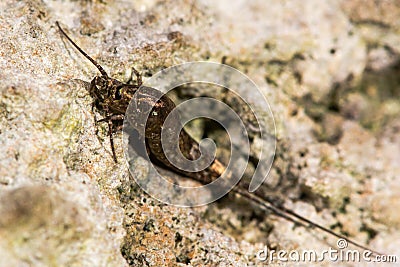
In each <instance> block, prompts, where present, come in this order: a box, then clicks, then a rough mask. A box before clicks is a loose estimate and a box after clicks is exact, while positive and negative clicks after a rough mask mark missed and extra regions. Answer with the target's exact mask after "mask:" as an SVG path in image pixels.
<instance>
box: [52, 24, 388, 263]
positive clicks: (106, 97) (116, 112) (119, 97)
mask: <svg viewBox="0 0 400 267" xmlns="http://www.w3.org/2000/svg"><path fill="white" fill-rule="evenodd" d="M56 25H57V26H58V28H59V30H60V32H61V33H62V34H63V35H64V36H65V37H66V38H67V39H68V40H69V41H70V42H71V43H72V44H73V45H74V46H75V48H77V49H78V50H79V51H80V52H81V53H82V54H83V55H84V56H85V57H86V58H87V59H88V60H90V61H91V62H92V63H93V64H94V65H95V66H96V67H97V69H98V70H99V71H100V73H101V74H102V75H101V76H96V77H95V78H94V79H93V80H92V81H91V85H90V88H89V93H90V95H91V96H92V97H93V99H94V101H93V107H96V108H97V109H98V110H99V111H100V112H101V113H102V115H104V118H103V119H101V120H99V121H98V122H107V123H108V126H109V136H110V143H111V149H112V153H113V157H114V160H115V161H117V159H116V155H115V149H114V142H113V137H112V134H113V133H114V132H116V131H118V130H120V129H122V124H123V120H124V118H125V114H126V111H127V109H128V107H129V104H130V102H131V101H132V99H133V98H135V101H134V102H133V105H134V109H135V111H136V112H129V113H130V114H133V115H130V116H131V117H129V118H128V120H129V121H130V122H131V124H132V125H133V127H134V128H135V129H136V130H137V132H138V136H137V138H144V139H145V148H144V149H145V151H143V152H145V153H147V154H148V156H149V158H150V160H152V161H153V162H155V163H156V164H158V165H161V166H160V167H165V168H167V169H170V170H172V171H174V172H176V173H179V174H182V175H184V176H187V177H190V178H193V179H194V180H196V181H199V182H200V183H202V184H207V183H210V182H212V181H214V180H215V179H217V178H218V177H220V176H221V174H222V173H224V171H225V166H224V165H223V164H222V163H221V162H219V161H218V160H217V159H214V160H213V161H212V163H211V165H210V166H209V167H207V168H206V169H204V170H200V171H197V172H188V171H184V170H181V169H179V168H177V167H175V166H174V165H173V164H171V163H170V160H168V158H167V156H166V155H174V153H175V152H176V151H174V148H171V150H169V148H168V146H167V148H165V146H163V145H164V144H163V143H162V130H163V125H164V121H165V120H166V118H167V116H168V115H169V114H170V113H171V112H172V110H173V109H174V108H175V104H174V102H173V101H172V100H171V99H170V98H169V97H168V96H166V95H165V94H163V93H162V92H160V91H159V90H157V89H154V88H151V87H146V86H142V79H141V76H140V74H139V72H138V71H137V70H136V69H134V68H133V69H132V70H133V72H134V74H135V75H136V78H137V79H136V81H137V82H136V84H134V85H130V84H125V83H122V82H120V81H118V80H116V79H113V78H110V77H109V76H108V75H107V73H106V72H105V71H104V69H103V68H102V67H101V66H100V65H99V64H98V63H97V62H96V61H95V60H93V59H92V58H91V57H89V56H88V55H87V54H86V53H85V52H84V51H83V50H82V49H81V48H80V47H79V46H78V45H76V44H75V43H74V42H73V41H72V40H71V39H70V38H69V36H68V35H67V34H66V33H65V32H64V31H63V29H62V28H61V27H60V25H59V24H58V22H56ZM149 110H150V113H149V116H148V118H143V116H137V114H140V113H141V112H146V111H149ZM176 116H178V115H176ZM173 121H174V122H175V123H176V125H174V126H173V127H172V128H174V129H179V130H180V129H182V127H180V126H181V125H179V124H180V120H179V118H178V117H176V118H174V119H173ZM141 129H145V130H144V132H143V130H141ZM135 138H136V137H135ZM178 142H179V144H178V147H179V149H180V151H181V152H182V154H183V155H184V156H185V158H186V159H188V160H192V161H193V160H197V159H198V158H199V157H200V156H201V151H200V148H199V144H198V143H197V142H196V141H195V140H194V139H193V138H192V137H191V136H190V135H189V134H188V133H187V132H186V131H185V130H184V129H182V130H180V132H179V140H178ZM167 143H168V142H167ZM139 154H140V153H139ZM229 175H231V174H228V176H229ZM247 188H249V184H248V183H246V182H243V181H241V182H240V183H239V185H238V186H236V187H235V188H234V189H233V191H234V192H236V193H237V194H239V195H241V196H243V197H244V198H246V199H248V200H250V201H252V202H253V203H255V204H258V205H259V206H260V207H261V208H262V209H267V210H270V211H272V212H273V213H275V214H276V215H278V216H281V217H283V218H285V219H287V220H290V221H293V222H295V223H296V224H299V225H303V226H305V227H306V226H311V227H315V228H318V229H320V230H322V231H324V232H326V233H329V234H331V235H333V236H336V237H338V238H342V239H345V240H347V241H348V242H349V243H351V244H353V245H355V246H357V247H359V248H362V249H364V250H370V251H372V252H374V253H375V254H377V255H379V254H380V255H382V254H381V253H378V252H375V251H373V250H371V249H369V248H367V247H365V246H363V245H361V244H358V243H357V242H355V241H352V240H350V239H348V238H346V237H344V236H343V235H340V234H337V233H335V232H333V231H332V230H330V229H328V228H326V227H324V226H321V225H319V224H317V223H314V222H312V221H310V220H308V219H307V218H304V217H303V216H301V215H298V214H297V213H295V212H293V211H291V210H289V209H286V208H285V207H283V206H280V205H276V204H275V203H273V202H271V201H270V200H268V199H267V198H266V195H265V193H264V192H263V191H262V189H259V190H257V191H256V192H254V193H250V192H249V191H248V190H247Z"/></svg>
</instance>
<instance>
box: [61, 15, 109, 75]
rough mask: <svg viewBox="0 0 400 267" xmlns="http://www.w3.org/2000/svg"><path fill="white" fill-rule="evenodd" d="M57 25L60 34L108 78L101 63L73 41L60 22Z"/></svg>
mask: <svg viewBox="0 0 400 267" xmlns="http://www.w3.org/2000/svg"><path fill="white" fill-rule="evenodd" d="M56 25H57V27H58V29H59V30H60V32H61V33H62V34H63V35H64V36H65V37H66V38H67V39H68V41H70V42H71V44H72V45H73V46H75V48H76V49H78V51H79V52H80V53H81V54H82V55H84V56H85V58H87V59H89V60H90V62H92V64H93V65H95V66H96V68H97V69H98V70H99V71H100V73H101V75H102V76H104V77H106V78H108V75H107V72H106V71H105V70H104V69H103V68H102V67H101V66H100V64H99V63H97V61H96V60H94V59H93V58H91V57H90V56H89V55H88V54H86V53H85V51H83V50H82V49H81V48H80V47H79V46H78V45H77V44H76V43H75V42H74V41H72V39H71V38H70V37H69V36H68V35H67V34H66V33H65V31H64V30H63V29H62V28H61V26H60V24H59V23H58V21H56Z"/></svg>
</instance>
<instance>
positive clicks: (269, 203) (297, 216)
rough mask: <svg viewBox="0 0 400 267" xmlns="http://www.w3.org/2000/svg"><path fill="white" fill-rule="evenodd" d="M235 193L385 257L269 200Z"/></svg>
mask: <svg viewBox="0 0 400 267" xmlns="http://www.w3.org/2000/svg"><path fill="white" fill-rule="evenodd" d="M234 191H235V192H236V193H238V194H239V195H241V196H243V197H245V198H247V199H249V200H251V201H254V202H255V203H257V204H259V205H260V206H261V207H262V208H265V209H268V210H271V211H272V212H273V213H275V214H276V215H278V216H280V217H282V218H284V219H287V220H290V221H292V222H295V223H297V224H299V225H302V226H305V224H308V225H310V226H311V227H315V228H318V229H319V230H321V231H323V232H326V233H329V234H331V235H333V236H336V237H338V238H341V239H344V240H346V241H347V242H348V243H350V244H353V245H354V246H356V247H358V248H361V249H363V250H369V251H371V252H372V253H374V254H375V255H384V254H383V253H380V252H377V251H375V250H372V249H370V248H368V247H366V246H364V245H361V244H360V243H357V242H355V241H353V240H351V239H349V238H348V237H345V236H343V235H341V234H338V233H335V232H334V231H332V230H330V229H328V228H326V227H324V226H322V225H320V224H317V223H315V222H312V221H310V220H309V219H307V218H304V217H303V216H301V215H299V214H297V213H295V212H293V211H291V210H289V209H286V208H284V207H278V206H275V204H273V203H272V202H270V201H268V200H265V199H261V198H260V197H258V196H256V195H254V194H251V193H250V192H248V191H246V190H244V189H242V188H235V189H234ZM290 216H293V217H294V218H296V219H298V220H300V221H296V220H295V219H293V218H292V217H290Z"/></svg>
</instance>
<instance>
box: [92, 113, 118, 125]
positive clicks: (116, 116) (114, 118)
mask: <svg viewBox="0 0 400 267" xmlns="http://www.w3.org/2000/svg"><path fill="white" fill-rule="evenodd" d="M124 118H125V116H124V115H123V114H119V115H107V116H106V117H105V118H103V119H101V120H98V121H97V123H99V122H105V121H107V122H108V121H111V122H113V121H121V120H123V119H124Z"/></svg>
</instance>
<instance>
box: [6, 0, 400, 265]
mask: <svg viewBox="0 0 400 267" xmlns="http://www.w3.org/2000/svg"><path fill="white" fill-rule="evenodd" d="M215 2H216V1H209V0H200V1H186V0H182V1H172V0H170V1H156V0H154V1H113V0H110V1H100V0H98V1H97V0H92V1H72V0H71V1H53V0H45V1H40V0H25V1H16V0H5V1H1V2H0V198H1V202H0V266H1V267H2V266H246V265H247V266H262V265H263V264H265V262H261V261H259V260H257V258H256V253H257V252H258V251H260V250H261V249H263V248H264V247H265V246H268V247H269V248H274V249H285V250H287V251H290V250H299V251H300V250H302V249H316V250H318V251H321V250H323V249H328V248H329V247H333V248H336V239H335V238H333V237H331V236H328V235H326V234H324V233H321V232H318V231H315V230H310V229H304V228H302V227H294V225H293V223H291V222H288V221H285V220H284V219H281V218H279V217H276V216H273V215H268V216H266V215H265V214H264V213H263V212H262V211H260V210H258V209H257V208H256V207H255V206H254V207H253V206H250V205H249V203H248V202H246V201H245V200H243V199H240V198H238V197H235V196H228V197H226V198H225V199H223V200H221V201H219V202H218V203H213V204H211V205H209V206H203V207H198V208H178V207H173V206H167V205H165V204H162V203H159V202H158V201H156V200H154V199H152V198H151V197H149V196H148V195H146V194H145V193H144V192H142V191H141V189H140V188H139V187H138V186H137V185H136V184H135V182H134V181H133V179H132V178H131V177H130V175H129V171H128V169H127V167H126V166H125V164H124V162H122V161H120V162H119V163H118V164H115V163H114V162H113V159H112V155H111V152H110V149H109V139H108V136H107V127H106V125H101V124H99V125H98V126H96V125H95V119H94V114H93V113H92V112H91V104H92V99H91V97H90V96H89V94H88V91H87V89H88V82H90V80H91V79H92V78H93V77H94V76H95V75H97V70H96V69H95V68H94V66H93V65H91V64H90V62H88V61H87V60H86V59H85V58H83V57H82V55H80V54H79V53H78V52H77V51H76V50H75V49H74V48H73V47H72V46H71V44H70V43H68V42H67V41H66V40H65V39H63V38H61V37H60V34H59V32H58V30H57V28H56V26H55V22H56V21H59V22H60V23H61V25H62V26H63V27H64V28H65V29H66V30H67V32H68V33H69V35H70V36H71V37H72V38H73V39H74V40H75V41H76V42H77V43H78V44H79V45H80V46H81V47H82V48H83V49H84V50H85V51H86V52H87V53H88V54H90V55H91V56H93V58H95V59H96V60H98V61H99V63H100V64H101V65H102V66H103V67H104V68H105V69H106V71H108V73H109V74H110V76H112V77H115V78H117V79H120V80H124V81H127V80H129V78H130V76H131V67H132V66H135V67H136V68H137V69H138V70H139V71H140V72H141V73H142V74H143V76H144V79H146V78H148V77H150V76H151V75H152V74H153V73H156V72H157V71H159V70H161V69H163V68H166V67H169V66H172V65H174V64H178V63H183V62H188V61H196V60H208V61H214V62H224V63H226V64H228V65H230V66H233V67H235V68H237V69H238V70H240V71H242V72H244V73H245V74H246V75H248V76H249V77H250V78H251V79H252V80H253V81H254V82H255V83H256V84H257V85H258V87H259V88H260V90H261V91H262V92H263V93H264V94H265V96H266V97H267V98H268V100H269V102H270V105H271V109H272V111H273V113H274V115H275V122H276V128H277V139H278V143H277V151H276V158H275V161H274V165H273V167H272V170H271V173H270V176H269V177H268V179H267V181H266V182H265V184H264V185H263V187H264V188H265V190H267V191H268V192H270V194H271V197H275V198H277V199H281V200H282V201H284V203H285V206H286V207H288V208H290V209H292V210H295V211H296V212H297V213H299V214H302V215H303V216H304V217H307V218H309V219H311V220H312V221H315V222H317V223H320V224H322V225H325V226H327V227H328V228H331V229H333V230H334V231H336V232H340V233H345V234H348V236H349V237H350V238H352V239H354V240H358V241H359V242H361V243H364V244H368V247H371V248H373V249H375V250H377V251H380V252H382V253H385V254H391V255H397V261H400V259H399V257H400V251H399V247H400V232H399V230H398V229H399V226H400V216H399V215H398V213H397V212H396V210H398V209H400V201H399V199H400V190H399V189H400V188H399V184H400V161H399V160H398V159H399V158H400V100H399V99H400V80H399V78H398V77H400V75H399V74H400V71H399V69H400V68H399V66H400V63H399V62H400V56H399V55H400V28H399V27H400V23H399V19H398V17H399V13H400V6H399V4H398V2H397V1H395V0H393V1H372V0H367V1H359V0H350V1H345V0H343V1H342V0H340V1H339V0H337V1H336V0H330V1H317V0H309V1H303V2H301V3H300V2H299V1H296V0H285V1H280V0H279V1H278V0H273V1H268V4H266V2H265V1H261V0H256V1H250V2H249V1H244V0H235V1H226V0H222V1H218V2H217V3H215ZM97 116H99V114H97ZM197 127H198V126H197ZM200 128H201V127H200ZM96 129H98V133H97V134H96ZM196 129H197V128H196ZM199 136H201V135H199ZM115 140H116V143H117V146H116V148H117V153H118V156H119V157H120V158H122V155H123V154H122V146H121V137H120V135H116V138H115ZM252 148H253V149H254V150H257V142H256V141H254V143H253V144H252ZM138 168H139V166H138ZM136 175H142V174H141V172H140V171H139V170H138V173H137V174H136ZM170 175H172V176H173V174H170ZM173 178H176V179H179V176H174V177H173ZM188 183H189V184H190V183H192V184H194V182H191V181H188ZM249 207H252V208H249ZM274 264H276V266H281V265H280V264H281V263H279V262H277V261H275V262H273V263H272V265H271V266H274ZM312 264H314V265H315V266H321V264H324V266H332V265H335V264H334V263H332V262H330V261H325V262H324V263H311V264H309V263H304V262H302V263H300V265H301V266H303V265H304V266H311V265H312ZM345 264H347V265H348V266H364V265H365V262H349V263H345ZM385 266H389V265H385Z"/></svg>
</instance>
